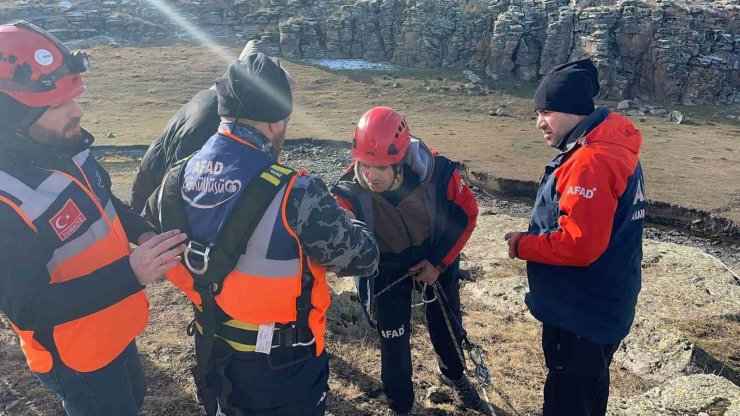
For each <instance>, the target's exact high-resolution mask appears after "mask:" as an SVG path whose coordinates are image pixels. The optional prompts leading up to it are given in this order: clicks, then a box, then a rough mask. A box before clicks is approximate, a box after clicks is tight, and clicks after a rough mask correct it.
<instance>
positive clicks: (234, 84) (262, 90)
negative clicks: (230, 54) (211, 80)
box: [216, 53, 293, 123]
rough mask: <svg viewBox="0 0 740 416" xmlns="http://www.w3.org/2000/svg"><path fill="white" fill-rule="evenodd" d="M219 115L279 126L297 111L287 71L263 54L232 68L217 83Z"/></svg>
mask: <svg viewBox="0 0 740 416" xmlns="http://www.w3.org/2000/svg"><path fill="white" fill-rule="evenodd" d="M216 91H217V93H218V115H219V116H225V117H236V118H246V119H249V120H253V121H262V122H266V123H276V122H278V121H280V120H284V119H286V118H288V116H289V115H290V113H291V112H292V111H293V95H292V92H291V90H290V83H288V79H287V77H286V76H285V71H283V69H282V68H280V67H279V66H278V65H277V64H276V63H275V62H273V60H272V59H270V58H268V57H267V56H265V54H263V53H255V54H252V55H249V56H248V57H246V58H245V59H243V60H242V61H236V62H234V63H232V64H231V65H229V69H228V71H227V72H226V74H224V76H223V77H222V78H219V79H217V80H216Z"/></svg>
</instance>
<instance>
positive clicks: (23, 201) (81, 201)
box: [0, 22, 185, 415]
mask: <svg viewBox="0 0 740 416" xmlns="http://www.w3.org/2000/svg"><path fill="white" fill-rule="evenodd" d="M88 68H89V61H88V60H87V56H86V55H85V54H84V53H80V52H77V53H74V54H73V53H71V52H70V51H69V50H68V49H67V48H66V47H65V46H64V45H62V44H61V43H60V42H59V40H57V39H56V38H54V37H53V36H52V35H50V34H49V33H47V32H45V31H43V30H41V29H40V28H38V27H36V26H34V25H31V24H29V23H26V22H19V23H15V24H11V25H2V26H0V230H2V234H1V235H0V264H2V265H3V266H2V270H0V310H2V311H3V313H4V314H5V315H6V316H7V317H8V319H9V320H10V322H11V323H12V326H13V329H15V331H16V332H17V333H18V335H19V337H20V343H21V348H22V349H23V352H24V354H25V355H26V360H27V362H28V366H29V367H30V368H31V371H33V372H34V373H35V374H36V375H37V376H38V378H39V379H40V380H41V382H42V383H43V384H44V385H45V386H46V387H47V388H49V389H50V390H52V391H54V392H55V393H57V394H58V395H59V397H60V398H62V404H63V405H64V408H65V410H66V411H67V413H68V414H69V415H99V414H111V415H136V414H138V409H139V408H140V407H141V404H142V403H143V399H144V394H145V392H146V381H145V379H144V374H143V371H142V367H141V362H140V361H139V356H138V353H137V350H136V342H135V338H136V336H137V335H138V334H139V333H140V332H141V331H142V330H143V329H144V327H145V326H146V323H147V319H148V313H149V312H148V309H149V308H148V307H149V303H148V301H147V298H146V295H145V294H144V290H143V289H144V286H146V285H147V284H149V283H151V282H153V281H154V280H155V279H156V278H157V277H158V276H161V275H162V274H163V273H164V272H165V271H167V270H169V269H170V268H172V267H174V266H175V264H177V261H176V259H177V256H179V254H180V253H182V252H183V251H184V249H185V247H184V246H182V245H178V244H179V243H180V242H181V241H183V240H184V238H185V235H184V234H182V233H179V232H177V231H173V232H170V233H165V234H161V235H156V233H155V229H154V227H153V226H152V225H151V224H149V223H148V222H146V221H145V220H143V219H142V218H141V217H140V216H138V215H137V214H135V213H134V212H133V211H131V209H130V208H129V207H127V206H126V205H124V204H123V203H122V202H121V201H120V200H118V199H117V198H116V197H115V196H114V195H113V194H112V193H111V190H110V186H111V181H110V177H109V176H108V174H107V173H106V172H105V170H103V168H101V167H100V165H99V164H98V163H97V162H96V161H95V159H94V158H93V157H92V156H91V155H90V150H89V148H90V145H91V144H92V142H93V137H92V136H91V135H90V134H89V133H88V132H87V131H85V130H83V129H82V128H81V127H80V120H81V118H82V115H83V113H82V110H81V109H80V106H79V105H78V104H77V102H76V101H75V98H76V97H77V96H79V95H80V94H82V92H83V91H84V90H85V85H84V84H83V82H82V77H81V76H80V73H81V72H84V71H85V70H87V69H88ZM129 243H137V244H140V246H139V248H138V249H137V250H136V251H134V252H133V253H132V252H131V248H130V247H131V246H130V244H129ZM173 247H174V248H173Z"/></svg>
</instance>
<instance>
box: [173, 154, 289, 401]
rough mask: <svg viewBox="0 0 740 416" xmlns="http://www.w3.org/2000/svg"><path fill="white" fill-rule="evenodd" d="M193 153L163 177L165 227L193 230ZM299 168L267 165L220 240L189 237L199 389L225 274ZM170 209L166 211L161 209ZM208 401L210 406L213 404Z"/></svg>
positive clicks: (187, 254)
mask: <svg viewBox="0 0 740 416" xmlns="http://www.w3.org/2000/svg"><path fill="white" fill-rule="evenodd" d="M191 157H192V155H191V156H190V157H188V158H187V159H183V160H180V161H178V162H177V163H175V164H174V165H173V166H172V168H171V169H170V171H169V172H168V175H167V177H166V178H165V180H164V182H163V185H162V186H163V189H162V196H161V197H160V203H159V205H160V206H159V209H160V216H161V217H162V218H161V220H162V221H160V223H161V224H162V231H163V232H164V231H168V230H172V229H180V230H182V231H184V232H186V233H187V234H188V236H190V235H191V234H190V232H189V227H188V222H187V217H186V215H185V207H184V205H183V203H182V197H181V189H182V186H183V182H184V176H185V169H184V167H185V166H186V165H187V161H188V160H189V159H190V158H191ZM295 175H296V172H295V171H293V170H291V169H288V168H285V167H283V166H279V165H266V166H265V167H264V168H262V170H261V171H260V172H258V173H257V175H255V177H254V179H252V181H251V182H250V183H249V184H248V185H247V187H246V188H245V189H244V191H242V194H241V195H240V196H239V199H238V201H237V202H236V206H235V208H234V210H233V211H232V213H231V215H230V217H229V218H228V219H227V220H226V221H225V222H224V223H223V224H222V225H221V228H220V229H219V230H218V232H217V235H216V240H215V241H214V242H212V243H210V244H205V243H202V242H198V241H195V240H193V239H190V240H189V241H188V248H187V250H186V251H185V253H183V262H184V263H185V265H186V267H187V268H188V270H190V272H191V274H192V276H193V289H194V290H195V291H196V292H198V294H199V295H200V298H201V305H200V307H198V306H197V305H196V310H197V315H198V318H199V319H198V324H199V328H198V329H199V331H198V332H200V333H201V334H202V336H203V337H202V342H199V343H198V344H199V345H198V348H197V356H196V359H197V364H196V367H195V368H194V369H193V375H194V376H195V381H196V385H197V387H198V390H199V391H200V390H202V389H205V390H207V386H206V384H205V377H206V374H207V373H208V370H209V367H210V363H211V353H212V351H213V342H214V339H215V335H216V328H217V326H218V325H217V319H216V314H217V311H218V305H217V304H216V300H215V296H216V295H218V294H219V293H220V291H221V289H222V287H223V281H224V279H225V278H226V276H228V275H229V273H230V272H231V271H232V270H233V269H234V267H235V266H236V264H237V262H238V260H239V257H240V256H241V254H242V253H243V252H244V250H246V246H247V244H248V242H249V239H250V238H251V236H252V234H253V233H254V230H255V229H256V228H257V225H258V224H259V222H260V220H261V219H262V217H263V216H264V213H265V212H266V211H267V208H268V207H269V205H270V203H271V202H272V201H273V200H274V199H275V197H276V196H277V194H278V193H279V192H280V190H281V189H283V188H284V187H285V186H287V185H288V183H289V182H290V180H291V179H292V178H293V176H295ZM162 212H166V213H167V215H166V216H165V215H162V214H161V213H162ZM208 407H209V406H206V408H208Z"/></svg>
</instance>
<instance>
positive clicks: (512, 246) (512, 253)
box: [504, 232, 525, 259]
mask: <svg viewBox="0 0 740 416" xmlns="http://www.w3.org/2000/svg"><path fill="white" fill-rule="evenodd" d="M524 235H525V234H524V233H518V232H510V233H506V235H505V236H504V240H506V242H507V243H508V244H509V258H510V259H515V258H517V257H519V240H521V239H522V237H524Z"/></svg>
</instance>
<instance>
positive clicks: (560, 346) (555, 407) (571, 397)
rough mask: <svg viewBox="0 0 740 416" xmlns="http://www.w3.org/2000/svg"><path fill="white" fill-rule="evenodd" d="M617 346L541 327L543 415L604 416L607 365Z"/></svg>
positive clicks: (607, 394) (606, 399)
mask: <svg viewBox="0 0 740 416" xmlns="http://www.w3.org/2000/svg"><path fill="white" fill-rule="evenodd" d="M618 347H619V342H617V343H616V344H595V343H593V342H591V341H588V340H586V339H585V338H581V337H579V336H578V335H576V334H574V333H572V332H568V331H565V330H563V329H560V328H556V327H554V326H550V325H544V324H543V326H542V350H543V351H544V353H545V364H546V365H547V370H548V372H547V379H546V380H545V402H544V405H543V407H542V414H543V416H603V415H604V414H606V404H607V401H608V400H609V366H610V365H611V363H612V357H613V356H614V352H615V351H616V350H617V348H618Z"/></svg>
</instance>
